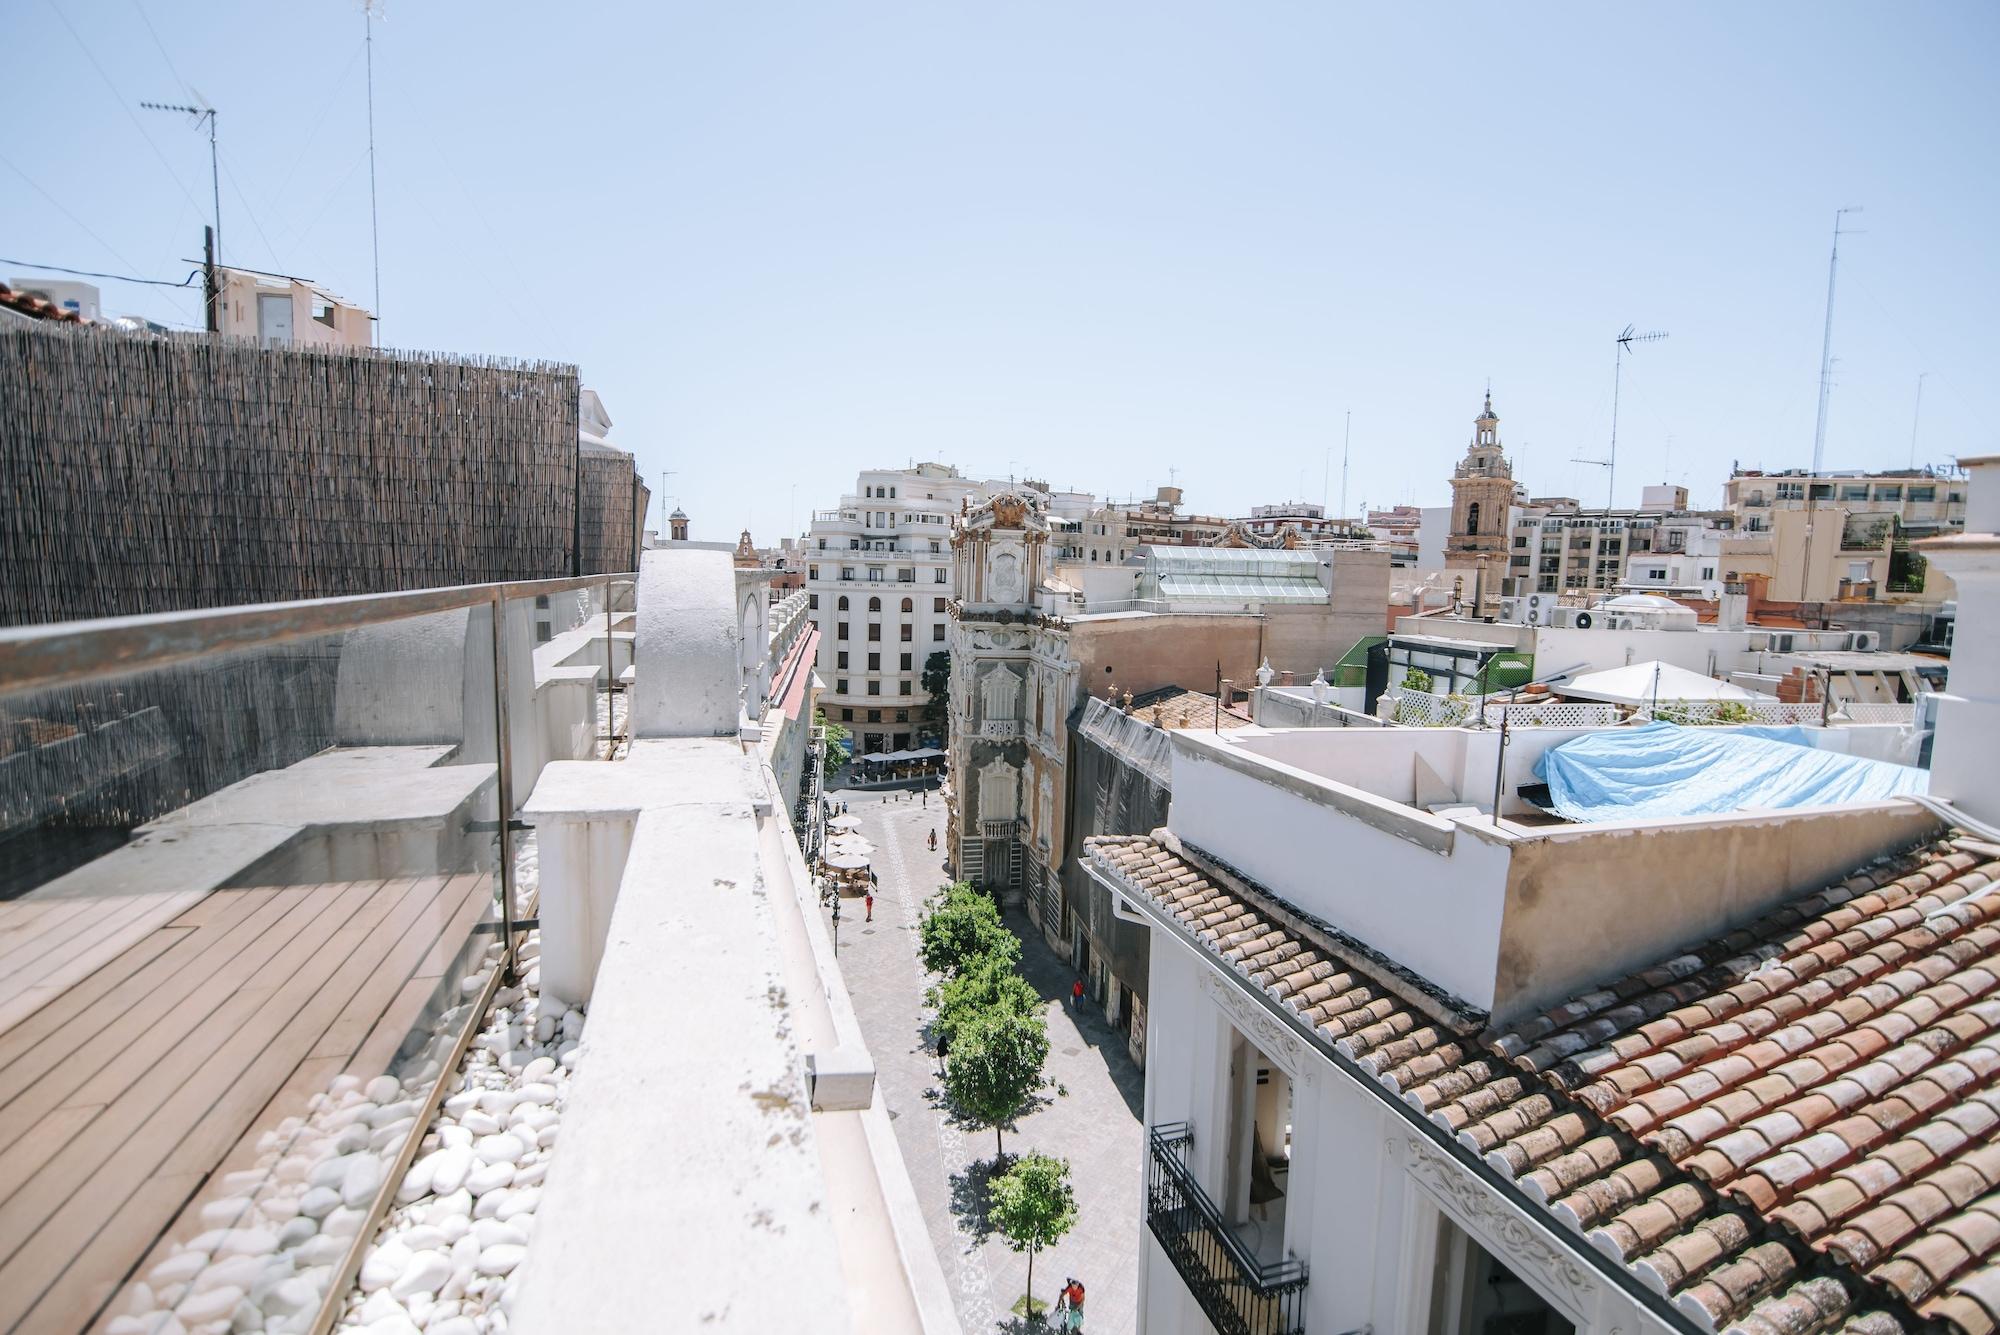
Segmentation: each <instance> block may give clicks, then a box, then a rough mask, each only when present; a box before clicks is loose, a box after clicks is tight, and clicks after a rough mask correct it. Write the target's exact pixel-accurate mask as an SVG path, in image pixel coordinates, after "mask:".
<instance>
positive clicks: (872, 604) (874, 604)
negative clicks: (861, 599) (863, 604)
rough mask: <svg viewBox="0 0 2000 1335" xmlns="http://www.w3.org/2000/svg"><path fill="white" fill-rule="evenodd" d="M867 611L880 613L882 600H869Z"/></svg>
mask: <svg viewBox="0 0 2000 1335" xmlns="http://www.w3.org/2000/svg"><path fill="white" fill-rule="evenodd" d="M868 610H869V611H871V612H879V611H881V610H882V600H881V599H880V598H870V599H869V600H868Z"/></svg>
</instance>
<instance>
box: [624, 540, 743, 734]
mask: <svg viewBox="0 0 2000 1335" xmlns="http://www.w3.org/2000/svg"><path fill="white" fill-rule="evenodd" d="M639 607H640V609H641V615H640V618H639V631H638V642H637V648H636V652H635V657H636V665H637V667H638V672H637V673H636V674H635V680H634V681H633V685H632V700H631V720H632V735H633V736H634V737H635V738H637V737H732V736H735V735H736V733H737V731H738V720H739V717H740V713H741V699H742V675H741V672H742V669H741V661H742V654H741V650H740V648H739V643H740V640H741V638H742V634H743V630H742V625H741V622H740V621H739V619H738V615H737V607H736V577H735V567H734V566H733V565H732V564H731V561H730V556H729V553H728V552H726V551H704V550H700V549H689V548H686V547H662V548H656V549H654V550H653V551H650V552H647V553H646V554H645V556H644V559H643V560H642V561H641V562H640V566H639Z"/></svg>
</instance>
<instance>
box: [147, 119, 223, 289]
mask: <svg viewBox="0 0 2000 1335" xmlns="http://www.w3.org/2000/svg"><path fill="white" fill-rule="evenodd" d="M188 91H189V92H194V90H193V89H189V90H188ZM194 96H195V101H197V102H199V103H200V104H201V105H199V106H193V107H191V106H188V105H187V104H186V103H183V102H141V103H140V104H139V105H140V106H142V107H144V108H146V110H148V111H176V112H179V113H180V114H182V115H183V116H192V117H193V118H194V123H195V124H196V125H200V124H201V123H202V121H203V120H206V121H207V122H208V184H209V188H210V189H211V190H212V191H213V192H214V198H215V255H216V260H217V262H218V263H220V262H221V258H222V169H221V167H220V166H218V165H217V158H216V154H215V108H214V107H211V106H210V105H208V99H207V98H205V97H203V96H202V95H201V94H200V93H195V94H194Z"/></svg>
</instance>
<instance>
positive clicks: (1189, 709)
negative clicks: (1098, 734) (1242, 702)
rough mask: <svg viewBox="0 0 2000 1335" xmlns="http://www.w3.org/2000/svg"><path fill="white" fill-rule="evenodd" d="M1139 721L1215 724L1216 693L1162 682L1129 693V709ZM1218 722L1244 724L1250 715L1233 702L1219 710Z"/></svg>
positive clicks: (1162, 724) (1182, 725) (1167, 725)
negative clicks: (1167, 684) (1130, 694)
mask: <svg viewBox="0 0 2000 1335" xmlns="http://www.w3.org/2000/svg"><path fill="white" fill-rule="evenodd" d="M1128 712H1129V713H1130V714H1131V715H1132V717H1133V718H1136V719H1138V720H1139V721H1140V722H1142V723H1150V724H1152V725H1153V726H1154V727H1156V728H1195V729H1201V728H1215V727H1217V726H1218V720H1217V718H1216V707H1215V697H1214V696H1212V695H1209V694H1207V693H1206V692H1203V691H1195V690H1189V689H1188V688H1187V687H1185V686H1161V687H1158V688H1156V689H1154V690H1150V691H1141V692H1140V693H1139V694H1137V695H1135V696H1133V697H1132V708H1131V709H1130V710H1129V711H1128ZM1221 712H1222V717H1221V719H1220V722H1219V726H1221V727H1222V728H1225V729H1229V728H1247V727H1249V726H1250V717H1249V715H1247V714H1245V713H1243V712H1242V711H1241V710H1240V709H1239V708H1237V707H1236V706H1235V705H1229V706H1227V707H1225V708H1224V709H1223V710H1222V711H1221Z"/></svg>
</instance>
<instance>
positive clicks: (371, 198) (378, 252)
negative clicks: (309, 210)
mask: <svg viewBox="0 0 2000 1335" xmlns="http://www.w3.org/2000/svg"><path fill="white" fill-rule="evenodd" d="M361 22H362V24H363V25H364V28H365V32H364V35H363V37H362V46H363V48H364V50H365V51H366V53H367V63H368V244H369V246H370V247H371V248H372V250H373V251H374V261H375V346H376V347H378V348H379V347H381V346H382V224H381V220H380V215H379V214H378V213H377V211H376V208H375V0H362V3H361Z"/></svg>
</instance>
